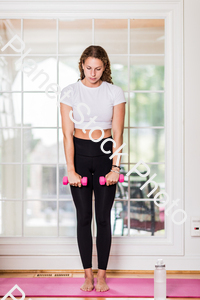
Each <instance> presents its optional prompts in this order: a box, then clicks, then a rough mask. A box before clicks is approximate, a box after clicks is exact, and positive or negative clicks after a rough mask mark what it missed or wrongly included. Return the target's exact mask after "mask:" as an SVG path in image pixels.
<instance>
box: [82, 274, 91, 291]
mask: <svg viewBox="0 0 200 300" xmlns="http://www.w3.org/2000/svg"><path fill="white" fill-rule="evenodd" d="M80 289H81V290H83V291H86V292H90V291H92V290H93V289H94V276H91V277H86V278H85V282H84V284H83V285H82V286H81V287H80Z"/></svg>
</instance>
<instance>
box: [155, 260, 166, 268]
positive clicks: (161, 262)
mask: <svg viewBox="0 0 200 300" xmlns="http://www.w3.org/2000/svg"><path fill="white" fill-rule="evenodd" d="M155 267H165V264H164V262H163V259H162V258H159V259H158V260H157V263H156V264H155Z"/></svg>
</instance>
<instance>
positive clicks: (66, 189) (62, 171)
mask: <svg viewBox="0 0 200 300" xmlns="http://www.w3.org/2000/svg"><path fill="white" fill-rule="evenodd" d="M64 176H68V174H67V165H63V166H59V198H60V199H72V195H71V190H70V184H69V183H68V184H67V185H64V184H63V177H64Z"/></svg>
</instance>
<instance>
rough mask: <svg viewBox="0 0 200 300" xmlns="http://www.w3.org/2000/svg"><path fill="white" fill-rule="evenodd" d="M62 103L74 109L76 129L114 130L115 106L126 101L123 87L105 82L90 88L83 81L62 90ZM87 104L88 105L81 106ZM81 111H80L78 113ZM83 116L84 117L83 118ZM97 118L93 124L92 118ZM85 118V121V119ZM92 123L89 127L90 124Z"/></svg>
mask: <svg viewBox="0 0 200 300" xmlns="http://www.w3.org/2000/svg"><path fill="white" fill-rule="evenodd" d="M60 102H62V103H64V104H67V105H69V106H71V107H72V108H73V119H74V120H75V121H76V122H81V121H83V122H82V123H79V124H78V123H74V127H75V128H80V129H83V128H84V127H85V129H91V128H93V127H100V128H102V129H108V128H112V116H113V106H115V105H117V104H119V103H122V102H125V103H126V99H125V96H124V92H123V90H122V88H121V87H119V86H117V85H114V84H111V83H108V82H107V81H103V82H102V83H101V85H100V86H98V87H94V88H92V87H88V86H86V85H84V84H83V83H82V81H81V80H79V81H77V82H75V83H72V84H69V85H68V86H66V87H65V88H63V89H62V91H61V94H60ZM80 103H85V104H86V105H84V104H83V105H79V107H78V104H80ZM78 110H79V111H78ZM82 115H83V116H82ZM95 116H96V117H97V118H96V119H94V121H92V122H91V118H93V117H95ZM83 117H84V119H83ZM89 122H91V123H90V124H89V125H88V126H86V124H88V123H89Z"/></svg>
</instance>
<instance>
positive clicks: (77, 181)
mask: <svg viewBox="0 0 200 300" xmlns="http://www.w3.org/2000/svg"><path fill="white" fill-rule="evenodd" d="M81 179H82V176H81V175H79V174H78V173H76V172H75V171H69V172H68V181H69V184H70V185H72V186H78V187H81Z"/></svg>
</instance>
